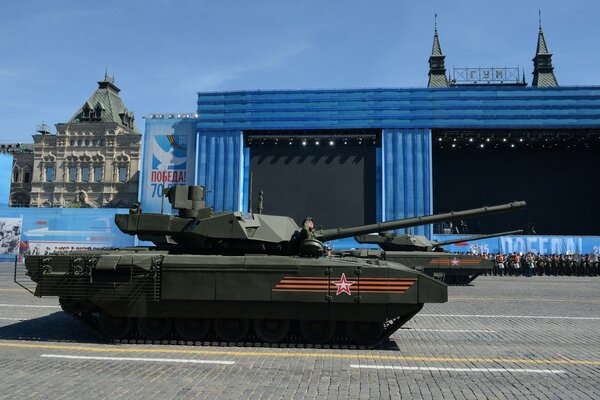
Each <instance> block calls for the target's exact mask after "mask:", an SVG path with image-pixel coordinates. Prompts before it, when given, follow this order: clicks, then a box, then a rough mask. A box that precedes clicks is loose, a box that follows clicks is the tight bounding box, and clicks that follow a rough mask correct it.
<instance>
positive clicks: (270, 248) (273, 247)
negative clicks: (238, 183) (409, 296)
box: [115, 186, 525, 256]
mask: <svg viewBox="0 0 600 400" xmlns="http://www.w3.org/2000/svg"><path fill="white" fill-rule="evenodd" d="M166 196H167V198H168V200H169V202H170V203H171V205H172V206H173V208H174V209H176V210H178V215H169V214H153V213H143V212H142V211H141V210H140V209H139V208H137V209H135V210H132V211H130V213H129V214H117V215H116V216H115V222H116V224H117V226H118V227H119V229H121V231H123V232H124V233H127V234H130V235H138V237H139V238H140V239H141V240H148V241H152V242H154V243H155V244H156V245H157V246H159V247H163V248H168V249H169V250H171V251H177V250H179V251H180V252H182V253H193V254H235V253H245V254H283V255H294V254H299V255H305V256H318V255H321V254H322V253H323V245H322V242H325V241H329V240H334V239H341V238H347V237H352V236H355V235H360V234H369V233H374V232H382V231H387V230H392V229H401V228H407V227H412V226H418V225H424V224H430V223H435V222H441V221H447V220H451V219H460V218H468V217H475V216H480V215H489V214H496V213H500V212H507V211H512V210H516V209H520V208H523V207H525V202H513V203H509V204H503V205H499V206H493V207H482V208H478V209H474V210H467V211H460V212H449V213H444V214H437V215H430V216H420V217H414V218H406V219H401V220H394V221H386V222H381V223H378V224H370V225H359V226H354V227H349V228H335V229H316V230H314V229H313V226H312V221H309V222H310V224H307V221H305V223H304V224H303V226H302V228H301V227H299V226H298V225H297V224H296V222H295V221H294V220H293V219H292V218H290V217H285V216H273V215H265V214H249V213H243V212H213V210H212V209H211V208H210V207H206V205H205V203H204V188H203V187H201V186H174V187H172V188H170V189H169V190H167V191H166Z"/></svg>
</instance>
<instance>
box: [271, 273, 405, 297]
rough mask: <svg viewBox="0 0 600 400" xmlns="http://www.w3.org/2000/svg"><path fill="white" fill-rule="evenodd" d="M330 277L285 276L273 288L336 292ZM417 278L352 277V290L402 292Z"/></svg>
mask: <svg viewBox="0 0 600 400" xmlns="http://www.w3.org/2000/svg"><path fill="white" fill-rule="evenodd" d="M337 280H338V278H337V277H331V278H330V279H327V278H322V277H312V276H310V277H309V276H306V277H305V276H286V277H284V278H283V279H281V280H280V281H279V283H278V284H277V285H276V286H275V287H274V288H273V291H274V292H314V293H327V292H331V293H336V291H337V286H336V285H335V284H334V281H337ZM416 281H417V278H360V279H358V278H352V282H353V283H352V285H351V290H352V292H359V291H360V293H404V292H406V291H407V290H408V289H410V287H411V286H412V285H414V284H415V282H416Z"/></svg>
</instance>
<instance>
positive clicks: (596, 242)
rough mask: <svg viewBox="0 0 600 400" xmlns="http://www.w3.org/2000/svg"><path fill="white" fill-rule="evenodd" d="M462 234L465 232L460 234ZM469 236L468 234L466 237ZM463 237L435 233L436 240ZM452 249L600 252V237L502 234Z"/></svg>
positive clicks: (470, 251) (555, 252)
mask: <svg viewBox="0 0 600 400" xmlns="http://www.w3.org/2000/svg"><path fill="white" fill-rule="evenodd" d="M461 236H462V235H461ZM463 237H466V236H463ZM454 238H457V239H458V238H460V236H459V235H435V237H434V240H438V241H444V240H451V239H454ZM444 248H445V249H446V250H448V251H451V252H469V253H499V252H500V253H504V254H508V253H514V252H517V253H536V254H590V253H594V254H596V255H600V236H503V237H499V238H491V239H482V240H476V241H469V242H460V243H457V244H454V245H448V246H444Z"/></svg>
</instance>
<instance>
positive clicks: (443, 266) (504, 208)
mask: <svg viewBox="0 0 600 400" xmlns="http://www.w3.org/2000/svg"><path fill="white" fill-rule="evenodd" d="M525 207H526V203H525V202H522V201H521V202H512V203H508V204H502V205H499V206H493V207H483V208H477V209H471V210H465V211H460V212H456V213H451V214H452V215H453V217H452V218H448V220H451V219H455V218H457V217H458V218H463V219H466V218H470V217H474V216H485V215H490V214H497V213H502V212H513V211H518V210H522V209H524V208H525ZM522 232H523V230H514V231H509V232H500V233H493V234H487V235H478V236H472V237H467V238H460V239H453V240H447V241H443V242H437V241H433V240H429V239H427V238H426V237H425V236H418V235H402V234H393V233H379V234H378V235H357V236H355V239H356V241H357V242H358V243H367V244H369V243H370V244H376V245H378V246H379V247H380V248H381V250H371V249H359V250H351V251H342V252H341V254H342V255H346V256H353V257H363V258H379V259H385V260H388V261H393V262H398V263H401V264H403V265H405V266H408V267H411V268H414V269H416V270H418V271H421V272H424V273H426V274H427V275H431V276H433V277H435V278H437V279H440V280H442V281H444V282H445V283H447V284H449V285H468V284H469V283H471V282H472V281H473V280H475V279H476V278H477V277H478V276H479V275H481V274H482V273H484V272H485V271H488V270H491V269H492V267H493V265H492V262H493V261H492V260H489V259H487V258H484V257H483V256H481V255H472V254H454V253H450V252H447V251H444V247H443V246H445V245H449V244H455V243H462V242H470V241H475V240H480V239H487V238H493V237H498V236H506V235H515V234H519V233H522Z"/></svg>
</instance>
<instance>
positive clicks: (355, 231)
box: [315, 201, 527, 242]
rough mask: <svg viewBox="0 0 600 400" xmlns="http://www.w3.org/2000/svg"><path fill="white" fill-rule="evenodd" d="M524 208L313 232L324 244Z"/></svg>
mask: <svg viewBox="0 0 600 400" xmlns="http://www.w3.org/2000/svg"><path fill="white" fill-rule="evenodd" d="M526 206H527V203H526V202H524V201H514V202H512V203H507V204H500V205H497V206H489V207H481V208H474V209H471V210H464V211H451V212H448V213H443V214H433V215H427V216H420V217H413V218H405V219H398V220H394V221H386V222H380V223H377V224H370V225H359V226H352V227H349V228H335V229H322V230H317V231H315V237H316V238H317V239H318V240H320V241H322V242H326V241H329V240H335V239H342V238H347V237H352V236H356V235H366V234H369V233H376V232H385V231H389V230H394V229H402V228H409V227H413V226H420V225H426V224H433V223H436V222H444V221H451V220H455V219H465V218H472V217H479V216H483V215H491V214H499V213H505V212H512V211H517V210H520V209H523V208H525V207H526Z"/></svg>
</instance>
